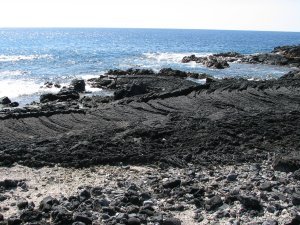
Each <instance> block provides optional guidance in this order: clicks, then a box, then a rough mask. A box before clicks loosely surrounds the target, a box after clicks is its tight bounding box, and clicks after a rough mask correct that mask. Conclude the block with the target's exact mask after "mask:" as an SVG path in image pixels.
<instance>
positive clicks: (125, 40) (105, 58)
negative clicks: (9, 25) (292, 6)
mask: <svg viewBox="0 0 300 225" xmlns="http://www.w3.org/2000/svg"><path fill="white" fill-rule="evenodd" d="M299 43H300V33H292V32H255V31H221V30H172V29H96V28H95V29H80V28H76V29H73V28H72V29H71V28H63V29H62V28H61V29H57V28H51V29H50V28H47V29H29V28H28V29H0V97H2V96H8V97H9V98H10V99H12V100H13V101H18V102H20V103H21V105H24V104H27V103H30V102H31V101H38V99H39V95H40V94H42V93H45V92H58V89H57V88H52V89H45V88H42V87H41V86H42V85H43V84H44V83H45V82H47V81H50V82H56V83H60V84H62V85H65V84H68V83H69V82H70V81H71V80H72V79H74V78H83V79H89V78H92V77H97V76H99V75H101V74H104V73H105V72H106V71H107V70H109V69H127V68H131V67H134V68H152V69H154V70H156V71H158V70H159V69H161V68H164V67H171V68H174V69H180V70H184V71H191V72H204V73H208V74H210V75H213V76H215V77H218V78H223V77H237V76H238V77H245V78H248V79H270V78H278V77H280V76H281V75H283V74H284V73H286V72H287V71H289V69H288V68H285V67H277V66H267V65H248V64H239V63H232V64H231V65H230V68H227V69H224V70H216V69H209V68H206V67H204V66H203V65H199V64H195V63H188V64H182V63H181V62H180V61H181V59H182V58H183V57H184V56H186V55H191V54H196V55H199V56H200V55H207V54H212V53H220V52H228V51H236V52H239V53H243V54H252V53H261V52H269V51H271V50H272V49H273V48H274V47H276V46H281V45H293V44H299ZM88 90H89V91H91V92H93V93H95V94H100V95H101V94H103V95H107V94H110V93H109V92H107V91H105V90H99V89H93V88H90V87H88Z"/></svg>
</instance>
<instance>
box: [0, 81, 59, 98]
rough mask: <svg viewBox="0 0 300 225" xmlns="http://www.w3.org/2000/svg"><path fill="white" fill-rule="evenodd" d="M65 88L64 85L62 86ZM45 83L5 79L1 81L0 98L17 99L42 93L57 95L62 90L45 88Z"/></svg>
mask: <svg viewBox="0 0 300 225" xmlns="http://www.w3.org/2000/svg"><path fill="white" fill-rule="evenodd" d="M61 85H62V86H63V84H61ZM42 86H43V83H36V82H35V81H33V80H15V79H5V80H1V81H0V97H3V96H7V97H9V98H12V99H16V98H18V97H21V96H30V95H40V94H42V93H57V92H58V91H59V90H60V89H59V88H56V87H54V86H53V87H52V88H45V87H42Z"/></svg>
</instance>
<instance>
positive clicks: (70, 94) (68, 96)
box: [40, 89, 80, 103]
mask: <svg viewBox="0 0 300 225" xmlns="http://www.w3.org/2000/svg"><path fill="white" fill-rule="evenodd" d="M79 98H80V95H79V93H78V92H77V91H74V90H68V89H63V90H61V91H60V92H58V93H57V94H51V93H48V94H42V95H41V96H40V102H41V103H46V102H52V101H57V100H58V101H69V100H78V99H79Z"/></svg>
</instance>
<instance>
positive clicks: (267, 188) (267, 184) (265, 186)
mask: <svg viewBox="0 0 300 225" xmlns="http://www.w3.org/2000/svg"><path fill="white" fill-rule="evenodd" d="M272 187H273V185H272V184H271V182H268V181H266V182H264V183H262V184H261V185H260V186H259V189H260V190H262V191H268V192H270V191H272Z"/></svg>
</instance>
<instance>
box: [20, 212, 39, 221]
mask: <svg viewBox="0 0 300 225" xmlns="http://www.w3.org/2000/svg"><path fill="white" fill-rule="evenodd" d="M42 217H43V215H42V212H40V211H38V210H26V211H23V212H22V213H21V215H20V219H21V220H23V221H24V222H35V221H39V220H41V219H42Z"/></svg>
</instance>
